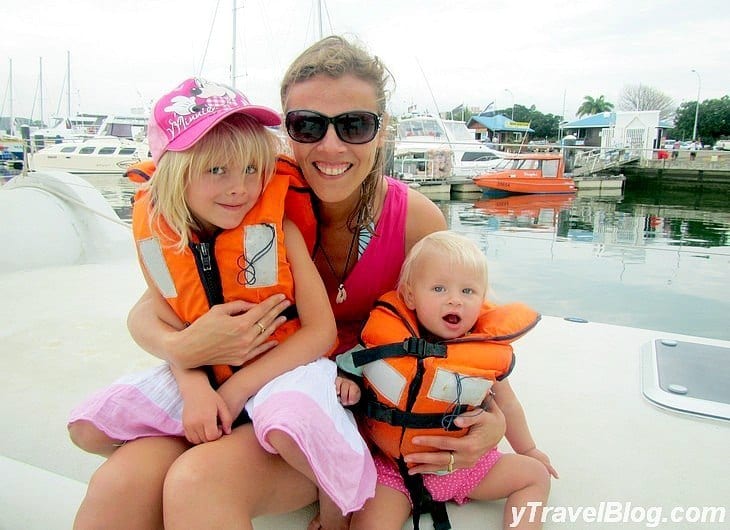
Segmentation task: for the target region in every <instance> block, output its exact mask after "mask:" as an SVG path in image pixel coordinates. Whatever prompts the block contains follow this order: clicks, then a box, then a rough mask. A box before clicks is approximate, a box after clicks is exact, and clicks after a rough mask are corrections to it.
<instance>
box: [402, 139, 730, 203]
mask: <svg viewBox="0 0 730 530" xmlns="http://www.w3.org/2000/svg"><path fill="white" fill-rule="evenodd" d="M553 147H554V146H541V148H543V149H545V148H553ZM579 149H580V151H579V152H578V153H577V154H576V155H575V160H574V167H573V171H572V172H571V173H570V174H571V175H572V176H573V178H574V179H575V182H576V188H577V189H578V191H588V190H592V191H598V192H602V191H607V192H609V193H611V194H614V193H616V192H617V191H618V192H619V193H620V192H621V191H622V189H623V187H624V185H625V181H627V180H632V179H643V180H652V181H656V182H657V183H663V184H667V185H676V186H684V187H690V188H696V187H702V186H730V151H713V150H703V151H699V152H698V153H697V157H696V159H694V160H692V159H691V158H690V156H689V152H688V151H684V150H683V151H681V152H680V153H679V156H678V157H676V158H674V159H672V158H671V157H670V158H664V157H661V155H659V153H660V150H652V151H651V152H642V151H641V150H619V149H603V150H602V149H600V148H579ZM409 185H410V186H411V187H413V188H416V189H418V190H419V191H420V192H422V193H423V194H424V195H426V196H427V197H429V198H431V199H435V200H449V199H450V198H455V199H460V198H478V197H479V196H481V194H482V192H483V190H482V189H481V188H480V187H478V186H476V185H475V184H474V183H473V181H472V179H471V176H451V177H447V178H446V179H429V178H423V179H420V180H417V181H410V182H409ZM728 189H730V187H729V188H728Z"/></svg>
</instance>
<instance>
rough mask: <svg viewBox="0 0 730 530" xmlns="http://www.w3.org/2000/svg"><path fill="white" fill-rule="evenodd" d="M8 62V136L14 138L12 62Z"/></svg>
mask: <svg viewBox="0 0 730 530" xmlns="http://www.w3.org/2000/svg"><path fill="white" fill-rule="evenodd" d="M8 61H10V73H9V75H8V95H9V96H10V131H8V132H9V133H10V136H15V113H14V112H13V60H12V59H8Z"/></svg>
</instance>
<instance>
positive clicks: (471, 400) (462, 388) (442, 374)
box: [428, 368, 493, 407]
mask: <svg viewBox="0 0 730 530" xmlns="http://www.w3.org/2000/svg"><path fill="white" fill-rule="evenodd" d="M492 384H493V382H492V381H490V380H489V379H484V378H482V377H475V376H470V375H468V374H460V373H458V372H451V371H449V370H444V369H443V368H438V369H437V370H436V375H435V376H434V378H433V383H432V384H431V388H429V389H428V397H429V398H431V399H433V400H436V401H443V402H445V403H459V404H460V405H471V406H473V407H476V406H479V405H480V404H481V403H482V401H484V398H486V397H487V392H488V391H489V389H490V388H491V387H492Z"/></svg>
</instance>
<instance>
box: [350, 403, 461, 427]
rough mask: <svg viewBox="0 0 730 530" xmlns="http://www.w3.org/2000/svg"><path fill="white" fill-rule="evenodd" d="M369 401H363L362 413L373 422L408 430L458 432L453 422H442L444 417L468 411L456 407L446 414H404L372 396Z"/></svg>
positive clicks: (459, 406) (404, 412)
mask: <svg viewBox="0 0 730 530" xmlns="http://www.w3.org/2000/svg"><path fill="white" fill-rule="evenodd" d="M368 397H369V399H366V400H363V401H364V405H363V409H362V413H363V414H364V415H365V416H367V417H368V418H372V419H374V420H375V421H382V422H383V423H387V424H388V425H393V426H394V427H405V428H409V429H436V428H443V429H444V430H447V431H458V430H460V427H457V426H455V425H454V424H453V422H444V418H445V417H447V416H448V417H453V418H455V417H456V416H458V415H459V414H463V413H464V412H467V411H468V410H469V406H468V405H458V406H456V407H454V409H453V410H451V411H449V412H447V413H445V414H444V413H441V412H437V413H428V412H406V411H403V410H398V409H396V408H393V407H388V406H387V405H384V404H383V403H380V402H378V401H377V400H376V399H375V397H374V395H372V394H371V395H370V396H368Z"/></svg>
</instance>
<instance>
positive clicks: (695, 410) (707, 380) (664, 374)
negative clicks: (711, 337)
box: [642, 339, 730, 420]
mask: <svg viewBox="0 0 730 530" xmlns="http://www.w3.org/2000/svg"><path fill="white" fill-rule="evenodd" d="M642 386H643V393H644V396H645V397H646V398H647V399H648V400H649V401H651V402H653V403H655V404H657V405H660V406H663V407H667V408H670V409H672V410H677V411H679V412H686V413H689V414H696V415H700V416H710V417H713V418H720V419H725V420H730V348H727V347H721V346H714V345H710V344H702V343H699V342H687V341H675V340H666V339H657V340H654V341H653V342H651V343H648V344H647V345H645V347H644V351H643V352H642Z"/></svg>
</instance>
